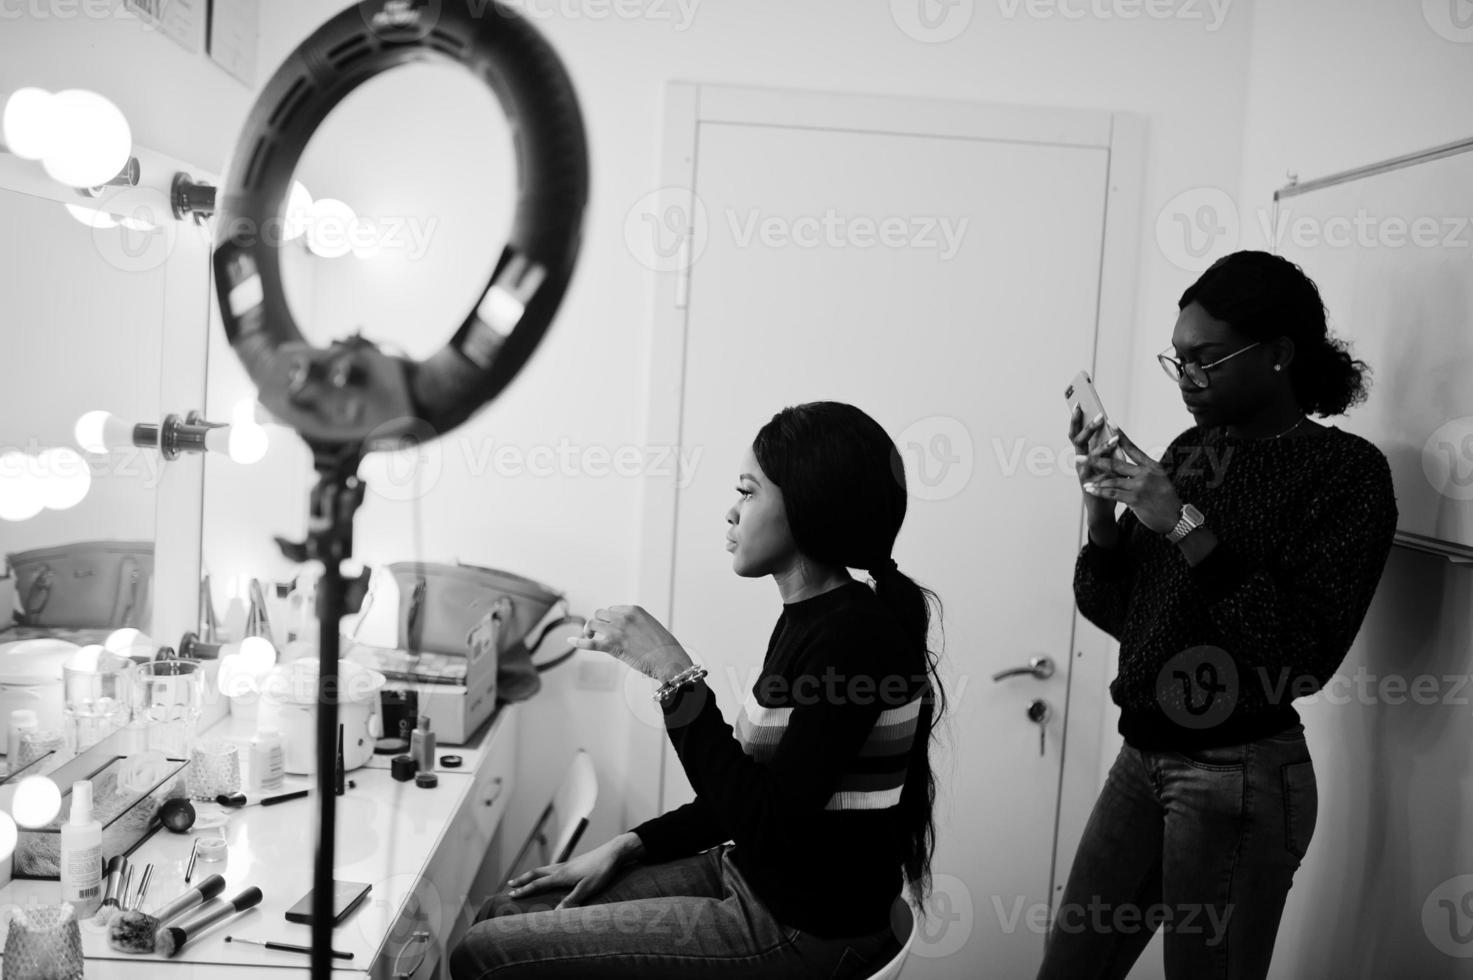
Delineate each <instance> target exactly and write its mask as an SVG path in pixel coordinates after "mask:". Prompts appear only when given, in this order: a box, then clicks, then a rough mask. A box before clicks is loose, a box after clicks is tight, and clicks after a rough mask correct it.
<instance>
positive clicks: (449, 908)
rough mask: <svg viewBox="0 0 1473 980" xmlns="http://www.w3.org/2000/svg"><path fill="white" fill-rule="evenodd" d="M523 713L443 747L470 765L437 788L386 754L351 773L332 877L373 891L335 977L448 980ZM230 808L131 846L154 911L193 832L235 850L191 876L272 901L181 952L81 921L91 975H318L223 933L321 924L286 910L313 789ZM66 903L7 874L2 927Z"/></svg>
mask: <svg viewBox="0 0 1473 980" xmlns="http://www.w3.org/2000/svg"><path fill="white" fill-rule="evenodd" d="M517 710H518V708H517V706H516V705H514V704H508V705H501V706H500V707H499V708H498V709H497V711H496V713H495V714H494V715H493V716H492V718H491V720H490V721H489V722H488V723H487V724H486V725H485V726H483V727H482V729H481V731H480V732H478V733H477V734H476V735H475V736H474V737H473V738H472V739H471V740H470V741H469V742H468V743H467V744H466V745H462V746H455V747H447V748H445V749H444V750H442V751H441V752H440V753H439V754H440V755H445V754H449V753H454V754H456V755H459V756H461V757H462V758H463V759H464V764H463V765H462V767H461V768H459V769H445V768H443V767H441V768H437V769H436V775H437V776H438V777H439V785H438V786H436V787H434V788H432V789H421V788H419V787H417V786H416V785H415V784H414V782H413V781H410V782H397V781H395V780H394V779H393V778H392V777H391V776H390V774H389V759H388V757H387V756H375V757H374V758H373V759H372V760H371V761H370V762H369V763H368V765H366V766H363V767H361V768H359V769H355V770H353V771H352V772H350V773H348V778H349V779H351V780H352V781H353V782H354V783H355V784H356V785H355V787H354V788H351V789H349V790H348V791H347V792H346V794H345V795H343V796H340V797H338V799H337V826H338V835H337V842H336V845H335V851H336V853H335V857H336V872H335V876H336V878H338V879H339V880H346V881H357V882H364V883H367V884H370V885H371V886H372V889H371V890H370V891H369V893H368V896H367V898H366V899H365V900H364V902H363V903H362V904H361V905H359V906H358V908H357V909H356V910H355V911H354V912H352V913H351V914H349V916H348V917H347V919H346V920H345V921H344V922H343V923H342V924H341V925H340V926H338V927H337V929H335V930H334V932H333V943H332V945H333V948H334V949H337V950H342V951H344V952H351V953H352V954H353V958H352V959H350V960H334V961H333V962H334V974H335V975H341V976H343V977H345V978H349V977H354V976H359V977H363V976H371V977H374V978H376V980H377V978H393V980H426V978H431V977H438V976H440V975H441V972H442V970H443V967H444V960H445V956H446V953H447V951H448V949H449V947H450V946H451V944H453V943H454V942H456V941H457V940H458V939H459V938H460V936H461V935H462V934H463V933H464V931H465V929H466V928H467V927H468V924H469V923H468V916H469V915H471V914H473V911H474V910H472V909H468V908H467V899H468V896H469V895H470V892H471V888H472V884H473V883H474V881H475V879H476V876H477V873H478V871H479V870H480V866H481V865H482V862H483V858H484V857H485V856H486V854H487V852H488V851H489V850H490V848H491V846H492V842H493V837H494V836H495V834H496V829H497V827H498V825H499V824H500V822H501V818H502V815H503V814H504V813H505V810H506V806H507V801H508V800H509V798H510V796H511V791H512V788H513V785H514V776H515V772H514V770H515V760H516V717H517ZM202 734H205V735H215V736H223V737H225V738H228V739H231V740H238V741H239V742H240V743H241V745H242V747H243V745H244V741H245V739H248V738H249V734H250V731H249V727H248V726H246V725H244V724H241V723H240V720H239V719H235V718H231V717H227V718H225V719H224V720H222V721H220V722H219V723H217V724H216V725H215V726H213V727H212V728H211V729H209V730H208V731H207V732H204V733H202ZM312 785H313V780H312V779H311V778H310V777H304V776H288V777H287V782H286V785H285V786H283V787H282V788H281V790H278V791H275V792H290V791H291V790H295V789H305V788H308V787H310V786H312ZM252 798H253V799H254V795H253V797H252ZM227 812H228V813H229V814H230V815H229V817H228V818H227V821H226V823H225V825H224V826H223V827H221V828H219V829H211V830H202V829H199V828H196V829H195V830H193V831H192V832H191V833H189V834H173V833H170V832H169V831H167V830H160V831H158V832H157V833H155V834H154V835H153V837H151V838H150V839H148V840H147V841H146V842H145V843H144V844H143V845H142V846H140V847H139V848H138V849H137V850H136V851H134V853H133V855H132V856H131V858H130V859H129V860H130V861H131V863H132V865H133V866H134V867H135V868H137V869H138V870H139V872H141V870H142V867H143V865H145V864H150V863H151V864H153V866H154V870H153V877H152V881H151V883H150V885H149V889H148V895H147V898H146V900H145V901H144V903H143V907H144V909H145V910H146V911H151V910H153V909H154V908H157V907H159V906H161V905H163V904H164V903H166V902H168V901H169V900H170V899H172V898H174V897H175V896H177V895H178V894H180V893H181V892H183V891H184V890H185V889H186V888H188V887H190V886H189V885H186V884H185V883H184V871H185V866H186V865H187V864H188V861H189V855H190V850H191V848H192V846H193V838H194V837H195V836H199V837H202V838H203V837H211V836H213V837H221V836H223V837H224V838H225V840H226V841H227V844H228V848H229V851H228V854H227V856H226V860H225V861H223V862H219V863H210V862H205V861H202V860H201V861H196V863H195V867H194V874H193V876H192V878H191V884H198V883H199V882H200V881H201V880H202V879H204V878H205V877H207V876H209V875H210V874H215V873H218V874H220V875H222V876H223V877H224V878H225V883H226V884H225V891H224V893H223V894H222V895H221V898H224V899H226V900H229V899H230V898H232V897H233V896H235V895H236V894H238V893H239V892H241V891H243V890H245V889H246V888H249V887H251V886H252V885H254V886H256V887H259V888H260V889H261V891H262V893H263V897H262V900H261V903H260V904H259V905H258V906H257V907H256V908H254V909H252V910H250V911H247V912H244V913H240V914H239V915H236V916H234V917H232V918H229V919H226V920H225V921H224V922H220V923H218V924H216V925H214V926H212V927H210V929H209V930H208V931H206V932H204V933H203V934H201V935H200V936H198V937H197V938H195V939H192V940H191V941H190V943H189V944H188V945H186V946H185V947H184V948H183V949H182V950H181V951H180V952H179V953H178V955H177V956H175V957H174V958H172V959H165V958H163V957H161V956H159V955H157V954H153V955H129V954H127V953H120V952H118V951H116V950H114V949H113V948H112V947H111V946H109V945H108V942H107V935H106V932H105V931H103V930H99V929H95V928H93V927H92V926H91V925H90V924H88V923H84V924H83V925H82V929H81V931H82V947H83V952H84V954H85V956H86V958H87V964H86V976H87V977H88V978H89V980H94V978H98V980H185V978H194V977H200V978H202V980H203V978H206V977H208V978H210V980H245V978H248V977H260V976H262V972H263V970H266V969H272V970H276V969H281V970H296V971H298V972H299V973H300V975H302V976H306V975H307V974H308V966H309V960H310V957H309V956H307V955H306V954H304V953H296V952H284V951H278V950H268V949H265V948H264V947H260V946H254V945H246V944H242V943H240V942H238V941H235V942H230V943H227V942H225V937H226V936H233V937H237V939H238V938H241V937H244V938H251V939H270V940H273V941H276V942H284V943H294V944H297V945H301V946H310V945H311V942H312V938H311V933H312V930H311V927H309V926H306V925H302V924H299V923H294V922H287V921H286V919H285V913H286V910H287V909H289V908H291V907H292V906H293V905H294V904H296V903H297V901H298V900H299V899H301V898H302V897H303V896H304V895H306V894H307V893H308V891H310V890H311V888H312V867H313V845H314V841H315V833H316V831H315V828H316V812H317V811H316V792H315V789H314V790H313V792H311V793H309V794H308V795H307V796H306V797H304V798H302V799H299V800H290V801H287V802H283V803H280V804H277V805H274V806H271V807H262V806H259V805H250V806H246V807H243V808H240V809H238V810H234V811H227ZM135 884H136V879H135ZM59 899H60V885H59V884H58V883H57V882H55V881H30V880H15V881H12V882H10V883H9V884H8V885H6V886H5V887H4V888H3V889H0V911H5V912H6V913H7V914H6V915H5V916H4V917H3V918H4V920H5V922H4V923H3V924H0V935H3V933H4V931H5V928H6V925H7V924H8V921H9V915H8V910H9V908H10V907H12V906H15V905H25V904H33V903H34V904H54V903H56V902H57V901H59ZM175 921H176V922H177V921H178V920H175Z"/></svg>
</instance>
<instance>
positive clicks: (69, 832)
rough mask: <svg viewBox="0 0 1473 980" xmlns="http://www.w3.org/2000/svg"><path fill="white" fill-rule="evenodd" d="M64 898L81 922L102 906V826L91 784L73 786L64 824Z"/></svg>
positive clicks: (62, 841)
mask: <svg viewBox="0 0 1473 980" xmlns="http://www.w3.org/2000/svg"><path fill="white" fill-rule="evenodd" d="M61 899H62V901H64V902H71V903H72V906H73V907H74V908H75V909H76V910H77V918H78V919H87V918H90V917H91V916H92V914H93V913H94V912H96V911H97V909H98V907H99V906H101V905H102V824H100V823H98V822H97V819H96V818H95V817H93V815H92V782H91V780H87V779H81V780H78V781H77V782H75V783H72V813H71V817H70V819H68V820H67V822H66V823H64V824H62V825H61Z"/></svg>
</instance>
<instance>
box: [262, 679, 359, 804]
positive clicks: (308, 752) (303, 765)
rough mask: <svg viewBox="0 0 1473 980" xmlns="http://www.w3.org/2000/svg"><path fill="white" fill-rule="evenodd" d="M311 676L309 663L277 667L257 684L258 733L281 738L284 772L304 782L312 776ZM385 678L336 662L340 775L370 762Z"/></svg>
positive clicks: (314, 687)
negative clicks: (340, 728)
mask: <svg viewBox="0 0 1473 980" xmlns="http://www.w3.org/2000/svg"><path fill="white" fill-rule="evenodd" d="M317 675H318V666H317V660H316V659H315V658H309V657H304V658H302V659H301V660H293V661H292V662H290V663H286V664H278V665H277V666H276V667H275V668H273V669H272V671H271V673H269V674H267V675H266V678H265V680H263V681H262V682H261V694H262V698H261V708H260V717H259V721H260V727H261V728H262V729H265V730H269V729H272V728H274V729H276V730H277V731H279V732H280V733H281V737H282V741H283V742H284V743H285V748H286V771H287V772H289V773H293V774H295V775H301V776H310V775H312V774H314V773H316V772H317V756H316V748H317V728H316V717H317V707H318V705H317ZM385 680H386V678H385V677H384V675H383V674H380V673H379V672H378V671H376V670H372V669H371V668H368V667H364V666H363V665H362V664H355V663H353V662H352V661H350V660H342V661H339V662H338V694H339V697H338V706H337V707H338V722H339V724H341V725H342V726H343V770H344V771H345V772H346V771H351V770H353V769H359V768H361V767H363V766H365V765H367V764H368V760H369V759H372V758H373V747H374V743H375V742H376V741H377V740H378V739H379V738H380V737H382V735H383V721H382V717H381V705H380V700H379V699H380V693H379V692H380V691H381V690H382V689H383V686H384V682H385Z"/></svg>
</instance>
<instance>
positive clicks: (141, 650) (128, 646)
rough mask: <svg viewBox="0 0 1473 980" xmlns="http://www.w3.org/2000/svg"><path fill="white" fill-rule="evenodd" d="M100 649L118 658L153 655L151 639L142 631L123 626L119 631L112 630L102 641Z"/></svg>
mask: <svg viewBox="0 0 1473 980" xmlns="http://www.w3.org/2000/svg"><path fill="white" fill-rule="evenodd" d="M102 648H103V649H104V650H106V651H107V652H108V653H115V654H117V655H118V656H120V657H135V656H140V655H141V656H145V657H152V655H153V649H154V647H153V638H152V637H150V636H149V635H148V634H147V633H144V632H143V631H142V630H136V629H134V628H133V627H131V626H124V627H123V628H122V629H120V630H113V631H112V632H111V633H109V634H108V636H107V639H106V640H104V641H103V643H102Z"/></svg>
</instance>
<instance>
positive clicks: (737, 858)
mask: <svg viewBox="0 0 1473 980" xmlns="http://www.w3.org/2000/svg"><path fill="white" fill-rule="evenodd" d="M740 474H741V475H740V476H739V477H738V479H737V495H738V499H737V502H736V503H735V504H734V505H733V506H732V508H731V509H730V510H729V511H727V514H726V521H727V524H728V525H729V527H728V529H727V532H726V546H727V550H728V551H730V552H731V553H732V570H733V571H734V572H736V574H737V575H739V576H742V577H743V578H760V577H765V576H771V577H772V579H773V582H774V583H775V584H776V586H777V589H778V592H779V594H780V595H781V596H782V601H783V609H782V614H781V615H780V616H779V617H778V619H777V623H776V625H775V626H774V627H773V631H772V636H771V639H770V641H769V642H768V646H767V653H766V657H765V659H764V660H763V662H762V671H761V674H760V676H759V677H758V679H757V682H756V683H755V684H754V685H753V687H752V689H751V691H750V692H749V693H748V694H747V697H746V700H745V702H744V703H743V704H742V705H741V707H740V710H739V711H738V712H737V723H736V730H735V731H733V730H732V727H731V726H730V725H728V724H727V723H726V722H725V721H724V720H723V718H722V714H721V709H720V707H719V706H718V705H717V704H716V698H715V696H714V694H713V693H712V691H711V689H710V688H709V687H707V686H706V684H705V682H704V681H703V680H702V677H704V675H705V673H706V672H705V670H704V669H703V668H700V667H697V666H696V665H694V664H693V663H692V661H691V658H690V656H689V654H688V653H687V652H686V651H685V649H684V648H682V647H681V645H680V643H679V642H678V641H677V640H676V639H675V638H674V637H673V636H671V635H670V633H669V632H668V631H666V629H665V628H664V627H663V626H662V625H660V623H659V622H657V621H656V620H655V619H654V617H652V616H651V615H650V614H649V613H647V612H645V611H644V610H643V609H641V608H640V607H638V606H611V607H609V608H607V609H600V610H598V611H597V612H595V613H594V616H593V619H591V620H590V621H589V624H588V628H587V629H586V630H585V631H584V635H583V636H582V637H579V638H576V639H574V640H573V641H572V642H574V644H575V645H576V646H578V647H579V648H581V649H584V650H602V651H604V652H606V653H608V654H610V655H611V656H614V657H617V658H618V659H620V660H622V661H624V662H625V663H626V664H628V665H629V666H630V667H633V668H634V669H635V670H637V671H639V672H641V673H643V674H646V675H648V676H649V677H652V678H654V679H655V680H657V681H659V682H660V686H659V690H658V693H657V695H656V697H657V698H658V700H659V701H660V702H661V706H662V709H663V713H664V720H665V727H666V730H667V732H668V734H669V737H670V741H671V743H672V744H673V745H674V746H675V751H676V753H677V754H678V755H679V757H680V762H681V765H682V767H683V768H684V769H685V773H686V776H687V777H688V778H689V780H690V784H691V786H692V787H694V789H695V791H696V798H695V800H694V801H693V802H691V803H687V804H686V805H684V806H682V807H679V808H677V809H675V810H672V811H670V812H669V813H666V814H663V815H661V816H659V817H656V818H654V819H653V820H650V821H648V822H646V823H643V824H640V825H639V826H638V827H635V828H634V829H633V830H632V831H629V832H626V833H624V834H621V835H619V836H618V837H615V838H614V839H613V840H611V841H609V842H608V843H606V844H603V845H602V846H600V847H598V848H595V849H594V850H592V851H590V852H588V853H586V854H581V855H578V856H577V857H574V858H572V859H570V860H568V861H566V862H564V863H561V864H554V865H550V866H546V867H541V868H536V869H534V870H532V871H530V872H528V873H526V874H524V875H521V876H519V877H517V878H515V879H513V880H512V881H511V882H509V884H510V885H512V886H514V887H512V888H511V890H510V891H509V892H503V893H500V894H498V895H496V896H493V897H492V898H491V899H490V900H489V901H488V902H487V903H486V905H485V906H484V907H483V908H482V909H481V912H480V915H479V916H478V917H477V919H478V922H477V924H476V925H474V926H473V927H472V928H471V930H470V932H469V933H468V934H467V936H466V938H465V939H464V940H463V941H462V942H461V944H460V945H459V946H457V947H456V948H455V950H454V951H453V952H452V954H451V973H452V975H453V976H454V977H455V980H482V978H489V977H494V978H497V980H511V978H515V977H539V978H542V977H631V978H633V977H638V978H660V977H682V978H683V977H691V976H706V977H712V978H718V977H731V978H738V977H740V978H758V977H865V976H868V975H869V974H870V973H871V972H873V970H874V969H875V968H876V967H877V966H878V965H880V964H883V963H884V962H885V961H886V960H887V959H888V958H889V957H891V956H893V955H894V953H895V952H896V951H898V946H899V944H898V942H897V936H896V935H895V931H894V930H893V929H892V927H891V909H892V906H893V904H894V901H895V899H896V898H897V897H898V896H899V895H900V891H901V888H902V886H903V885H904V884H908V885H909V886H910V888H911V890H912V893H913V895H914V896H915V898H916V899H917V902H918V903H919V902H921V901H923V900H924V897H925V893H926V891H927V888H928V885H929V878H930V860H931V854H932V850H933V846H934V826H933V823H932V816H931V814H932V806H933V803H934V799H935V779H934V777H933V775H932V770H931V765H930V760H929V758H928V746H929V743H930V738H931V730H932V727H933V725H934V724H935V721H936V719H937V717H939V715H940V714H941V713H942V711H944V696H943V695H942V693H941V686H940V683H939V680H938V679H937V678H936V658H935V657H934V656H933V655H932V654H931V653H930V652H929V651H928V649H927V646H926V644H927V637H928V634H929V625H930V605H929V603H930V601H931V600H934V599H935V598H936V597H935V595H934V594H933V593H931V592H929V591H928V590H926V589H924V588H922V587H920V586H919V585H917V584H916V583H915V582H913V581H911V579H910V578H909V577H907V576H906V575H905V574H903V573H902V572H901V571H900V570H899V569H897V568H896V566H895V561H894V559H893V558H891V557H890V550H891V546H892V545H893V544H894V542H895V538H896V535H897V534H899V532H900V525H901V522H902V521H903V520H904V518H905V508H906V491H905V475H904V470H903V468H902V466H901V462H900V455H899V453H898V451H897V450H896V448H895V445H894V443H893V442H892V441H891V440H890V437H889V436H888V435H886V433H885V430H884V429H883V428H881V427H880V425H879V424H878V423H876V422H875V421H874V420H873V419H871V418H870V417H869V416H868V415H866V414H865V413H863V412H861V411H860V410H859V409H857V408H855V407H853V406H851V405H845V404H840V403H836V402H813V403H809V404H805V405H798V406H796V407H791V408H786V409H784V410H783V411H781V412H779V413H778V414H777V415H775V416H773V418H772V420H771V421H769V422H768V423H767V424H766V425H765V426H763V427H762V429H761V431H759V432H758V433H757V438H756V440H755V441H754V442H753V444H752V447H751V449H749V450H748V451H747V452H746V454H745V458H744V459H743V461H742V465H741V470H740ZM849 568H864V569H868V570H869V571H870V574H871V576H872V578H873V581H874V587H873V588H871V586H870V585H869V584H867V583H866V582H862V581H858V580H856V579H853V578H851V577H850V575H849V572H848V569H849ZM935 698H942V700H941V702H940V703H939V704H938V703H934V699H935ZM728 841H730V842H732V843H726V842H728Z"/></svg>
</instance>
